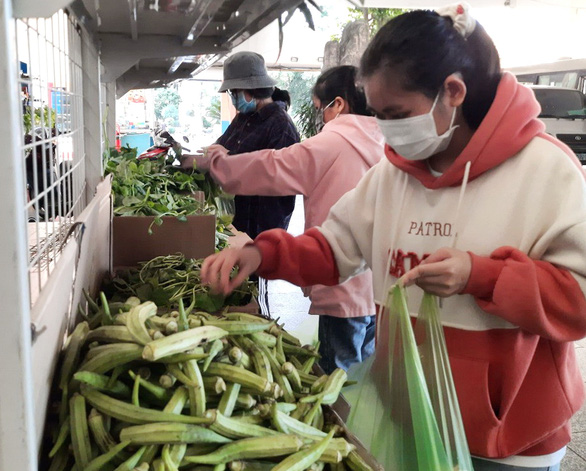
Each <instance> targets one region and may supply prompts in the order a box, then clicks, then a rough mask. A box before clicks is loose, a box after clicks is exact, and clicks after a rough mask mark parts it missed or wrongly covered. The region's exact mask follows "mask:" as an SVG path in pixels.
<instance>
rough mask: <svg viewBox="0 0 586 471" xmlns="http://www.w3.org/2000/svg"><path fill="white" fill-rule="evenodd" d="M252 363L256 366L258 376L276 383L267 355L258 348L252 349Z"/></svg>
mask: <svg viewBox="0 0 586 471" xmlns="http://www.w3.org/2000/svg"><path fill="white" fill-rule="evenodd" d="M252 363H253V365H254V369H255V370H256V374H258V375H259V376H260V377H262V378H265V379H266V380H267V381H269V382H271V383H272V382H273V381H274V378H273V372H272V370H271V365H270V364H269V359H268V358H267V355H265V353H264V352H263V351H262V350H261V349H260V348H257V347H256V346H255V348H253V349H252Z"/></svg>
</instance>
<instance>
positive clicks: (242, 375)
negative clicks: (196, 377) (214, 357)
mask: <svg viewBox="0 0 586 471" xmlns="http://www.w3.org/2000/svg"><path fill="white" fill-rule="evenodd" d="M206 375H207V376H221V377H222V378H224V380H225V381H228V382H232V383H239V384H241V385H242V386H243V387H247V388H249V389H251V390H253V391H255V392H256V393H257V394H267V393H269V394H270V393H271V386H272V383H270V382H269V381H267V380H266V379H265V378H262V377H261V376H259V375H257V374H255V373H252V372H251V371H248V370H245V369H243V368H239V367H237V366H234V365H228V364H217V363H212V364H211V365H210V366H209V367H208V369H207V371H206Z"/></svg>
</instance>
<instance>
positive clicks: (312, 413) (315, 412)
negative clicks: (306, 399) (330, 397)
mask: <svg viewBox="0 0 586 471" xmlns="http://www.w3.org/2000/svg"><path fill="white" fill-rule="evenodd" d="M320 412H321V400H319V399H318V400H317V401H315V403H314V404H313V406H312V407H311V409H309V411H308V412H307V414H305V417H303V422H304V423H306V424H313V421H314V419H315V417H316V416H319V413H320Z"/></svg>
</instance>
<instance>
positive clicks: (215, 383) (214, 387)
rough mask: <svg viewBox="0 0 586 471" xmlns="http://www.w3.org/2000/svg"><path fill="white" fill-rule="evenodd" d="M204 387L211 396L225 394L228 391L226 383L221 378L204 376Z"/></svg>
mask: <svg viewBox="0 0 586 471" xmlns="http://www.w3.org/2000/svg"><path fill="white" fill-rule="evenodd" d="M203 386H204V388H205V390H206V393H207V394H210V395H218V394H224V391H226V381H224V378H221V377H220V376H204V377H203Z"/></svg>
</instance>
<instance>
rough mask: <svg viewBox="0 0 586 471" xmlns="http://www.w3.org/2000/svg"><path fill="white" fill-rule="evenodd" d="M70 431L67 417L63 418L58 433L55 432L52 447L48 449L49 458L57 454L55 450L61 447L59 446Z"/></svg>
mask: <svg viewBox="0 0 586 471" xmlns="http://www.w3.org/2000/svg"><path fill="white" fill-rule="evenodd" d="M70 433H71V423H70V422H69V420H68V419H67V420H64V421H63V423H62V424H61V427H59V433H58V434H57V438H56V439H55V444H54V445H53V448H51V451H49V458H53V457H54V456H55V455H56V454H57V452H58V451H59V450H60V449H61V447H62V446H63V444H64V443H65V441H66V440H67V438H69V435H70Z"/></svg>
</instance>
